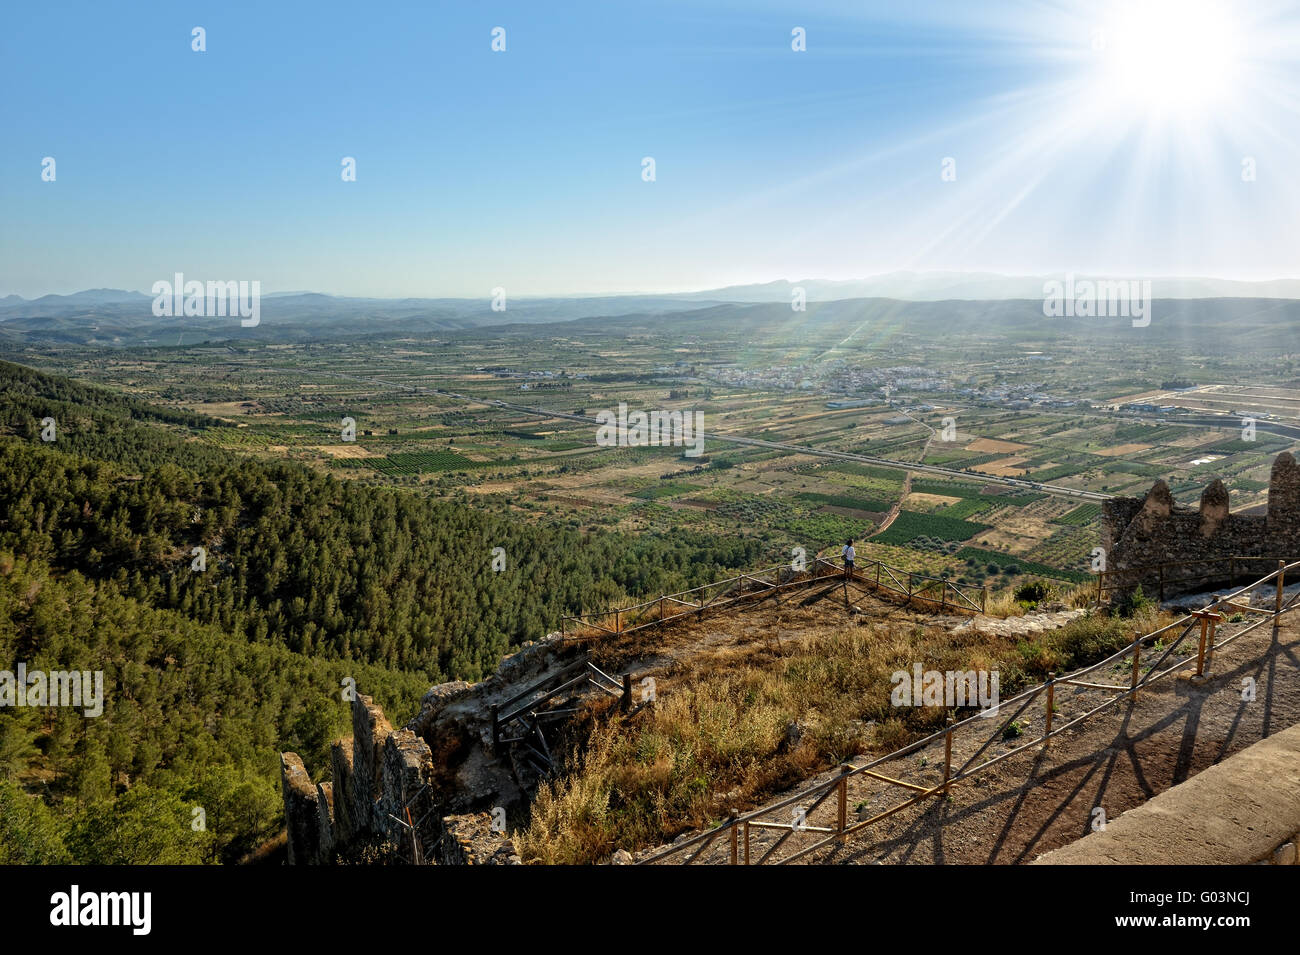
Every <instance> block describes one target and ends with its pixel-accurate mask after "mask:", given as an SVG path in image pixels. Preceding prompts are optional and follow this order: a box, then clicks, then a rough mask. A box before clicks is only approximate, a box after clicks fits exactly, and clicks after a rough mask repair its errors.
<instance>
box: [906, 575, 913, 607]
mask: <svg viewBox="0 0 1300 955" xmlns="http://www.w3.org/2000/svg"><path fill="white" fill-rule="evenodd" d="M907 599H908V600H909V601H910V600H911V599H912V575H911V574H908V575H907Z"/></svg>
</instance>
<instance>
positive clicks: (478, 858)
mask: <svg viewBox="0 0 1300 955" xmlns="http://www.w3.org/2000/svg"><path fill="white" fill-rule="evenodd" d="M442 828H443V837H442V839H441V841H440V842H439V856H438V861H439V862H440V863H442V864H443V865H521V864H522V862H521V860H520V858H519V853H517V852H516V851H515V845H514V843H513V842H511V841H510V839H509V838H507V836H506V835H505V833H503V832H495V831H493V829H492V815H491V814H490V813H486V812H476V813H471V814H469V815H464V816H446V817H444V818H443V820H442Z"/></svg>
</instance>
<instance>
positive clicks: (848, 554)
mask: <svg viewBox="0 0 1300 955" xmlns="http://www.w3.org/2000/svg"><path fill="white" fill-rule="evenodd" d="M840 555H841V556H842V557H843V558H844V576H845V578H846V579H847V578H849V577H852V576H853V561H854V560H855V559H856V558H857V556H858V555H857V551H855V550H854V549H853V541H852V540H846V541H845V542H844V550H842V551H840Z"/></svg>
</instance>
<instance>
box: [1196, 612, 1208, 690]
mask: <svg viewBox="0 0 1300 955" xmlns="http://www.w3.org/2000/svg"><path fill="white" fill-rule="evenodd" d="M1208 624H1209V619H1208V618H1206V617H1201V640H1200V643H1199V644H1198V645H1197V647H1196V677H1195V679H1198V680H1199V679H1201V678H1202V677H1204V676H1205V628H1206V626H1207V625H1208Z"/></svg>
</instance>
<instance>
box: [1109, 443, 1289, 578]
mask: <svg viewBox="0 0 1300 955" xmlns="http://www.w3.org/2000/svg"><path fill="white" fill-rule="evenodd" d="M1102 521H1103V524H1102V542H1101V544H1102V547H1103V549H1104V550H1105V552H1106V569H1107V571H1109V572H1111V573H1112V574H1118V575H1119V576H1118V578H1117V579H1116V580H1113V581H1112V582H1118V583H1121V584H1122V585H1123V588H1124V589H1131V588H1133V587H1136V586H1137V585H1139V584H1141V585H1142V587H1143V589H1144V590H1145V591H1146V592H1147V593H1148V594H1150V593H1154V592H1155V591H1154V588H1156V587H1158V586H1159V576H1158V573H1157V572H1156V571H1154V570H1152V569H1150V568H1153V567H1154V566H1156V565H1159V564H1162V563H1184V562H1191V561H1205V562H1206V563H1207V566H1206V574H1205V575H1204V576H1203V577H1200V576H1195V575H1194V571H1184V572H1183V573H1182V574H1181V575H1180V576H1181V577H1182V578H1183V579H1182V583H1181V584H1180V585H1179V586H1178V588H1177V589H1178V590H1179V591H1181V592H1184V593H1186V592H1190V591H1193V590H1197V589H1201V587H1202V586H1213V585H1214V584H1215V583H1216V582H1222V581H1223V578H1224V573H1225V571H1224V570H1223V568H1227V567H1228V561H1229V559H1230V558H1233V557H1258V558H1275V557H1280V558H1288V559H1294V558H1296V557H1300V465H1297V464H1296V460H1295V457H1294V456H1293V455H1291V454H1290V452H1283V453H1282V454H1280V455H1278V456H1277V459H1276V460H1275V461H1274V462H1273V471H1272V475H1271V479H1270V481H1269V490H1268V509H1267V512H1266V513H1265V514H1234V513H1232V509H1231V506H1230V501H1229V495H1228V489H1227V488H1226V487H1225V486H1224V484H1223V482H1222V481H1219V480H1215V481H1213V482H1212V483H1211V484H1210V485H1209V486H1208V487H1207V488H1206V489H1205V491H1204V492H1203V493H1202V494H1201V501H1200V505H1199V507H1189V506H1187V505H1183V504H1178V503H1177V502H1176V501H1175V500H1174V497H1173V495H1172V494H1171V493H1170V492H1169V487H1168V485H1166V484H1165V482H1164V481H1157V482H1156V483H1155V485H1154V486H1153V487H1152V488H1151V490H1150V491H1148V492H1147V494H1146V496H1145V497H1140V498H1136V497H1117V498H1112V499H1111V500H1109V501H1107V502H1106V503H1105V504H1104V505H1103V506H1102ZM1212 565H1217V566H1212ZM1136 568H1147V569H1146V570H1137V569H1136ZM1272 569H1273V568H1271V567H1266V566H1265V565H1264V564H1263V563H1259V564H1255V565H1254V566H1248V565H1243V567H1242V568H1241V571H1242V572H1243V573H1252V572H1254V571H1258V572H1259V573H1258V574H1256V575H1255V576H1263V575H1264V574H1266V573H1268V572H1269V571H1271V570H1272ZM1125 571H1129V572H1130V575H1131V578H1129V577H1125V575H1124V572H1125ZM1169 591H1170V587H1169V585H1168V584H1167V585H1166V594H1168V593H1169Z"/></svg>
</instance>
